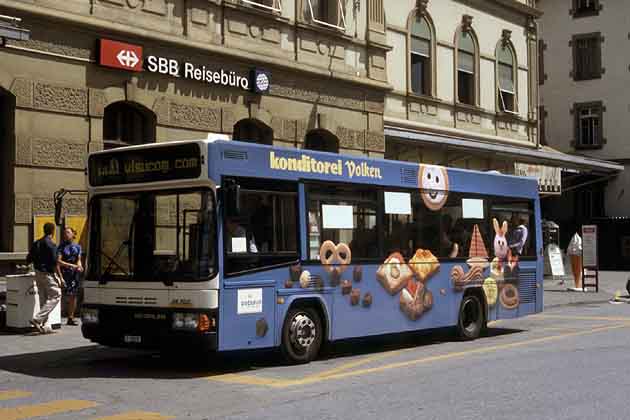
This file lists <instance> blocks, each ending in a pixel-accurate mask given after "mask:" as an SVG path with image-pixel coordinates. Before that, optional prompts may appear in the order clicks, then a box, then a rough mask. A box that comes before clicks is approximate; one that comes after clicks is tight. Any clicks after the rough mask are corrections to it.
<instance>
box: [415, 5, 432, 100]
mask: <svg viewBox="0 0 630 420" xmlns="http://www.w3.org/2000/svg"><path fill="white" fill-rule="evenodd" d="M431 40H432V36H431V26H430V25H429V21H428V20H427V18H426V17H423V16H414V17H412V18H411V28H410V31H409V79H410V86H411V91H412V92H413V93H416V94H418V95H431V93H432V92H431V73H432V66H431V50H432V45H431Z"/></svg>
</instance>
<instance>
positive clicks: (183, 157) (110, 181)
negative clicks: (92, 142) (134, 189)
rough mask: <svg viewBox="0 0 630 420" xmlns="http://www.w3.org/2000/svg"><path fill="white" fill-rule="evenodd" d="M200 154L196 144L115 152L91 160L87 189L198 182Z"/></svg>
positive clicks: (93, 156)
mask: <svg viewBox="0 0 630 420" xmlns="http://www.w3.org/2000/svg"><path fill="white" fill-rule="evenodd" d="M201 164H202V162H201V151H200V149H199V145H197V144H196V143H188V144H178V145H171V146H164V147H155V148H146V149H137V150H125V151H122V150H121V151H116V150H113V151H111V152H109V153H102V154H97V155H92V156H90V159H89V162H88V175H89V179H90V185H92V186H94V187H100V186H105V185H117V184H134V183H141V182H158V181H169V180H174V179H191V178H198V177H199V176H200V175H201Z"/></svg>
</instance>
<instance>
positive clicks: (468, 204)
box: [462, 198, 483, 219]
mask: <svg viewBox="0 0 630 420" xmlns="http://www.w3.org/2000/svg"><path fill="white" fill-rule="evenodd" d="M462 217H463V218H464V219H483V200H478V199H475V198H462Z"/></svg>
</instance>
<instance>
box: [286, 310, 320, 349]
mask: <svg viewBox="0 0 630 420" xmlns="http://www.w3.org/2000/svg"><path fill="white" fill-rule="evenodd" d="M290 331H291V344H293V346H294V347H295V348H296V349H298V350H300V351H306V350H307V349H308V348H309V347H310V345H311V344H313V342H314V341H315V338H316V337H317V330H316V328H315V323H314V322H313V320H312V319H311V318H309V317H308V316H307V315H304V314H299V315H297V316H296V317H295V318H293V320H292V321H291V329H290Z"/></svg>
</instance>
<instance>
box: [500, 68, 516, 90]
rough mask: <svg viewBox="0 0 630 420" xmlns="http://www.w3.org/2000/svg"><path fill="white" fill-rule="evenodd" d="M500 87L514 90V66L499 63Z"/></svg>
mask: <svg viewBox="0 0 630 420" xmlns="http://www.w3.org/2000/svg"><path fill="white" fill-rule="evenodd" d="M499 87H500V88H501V90H505V91H508V92H512V93H513V92H514V74H513V68H512V66H508V65H506V64H499Z"/></svg>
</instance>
